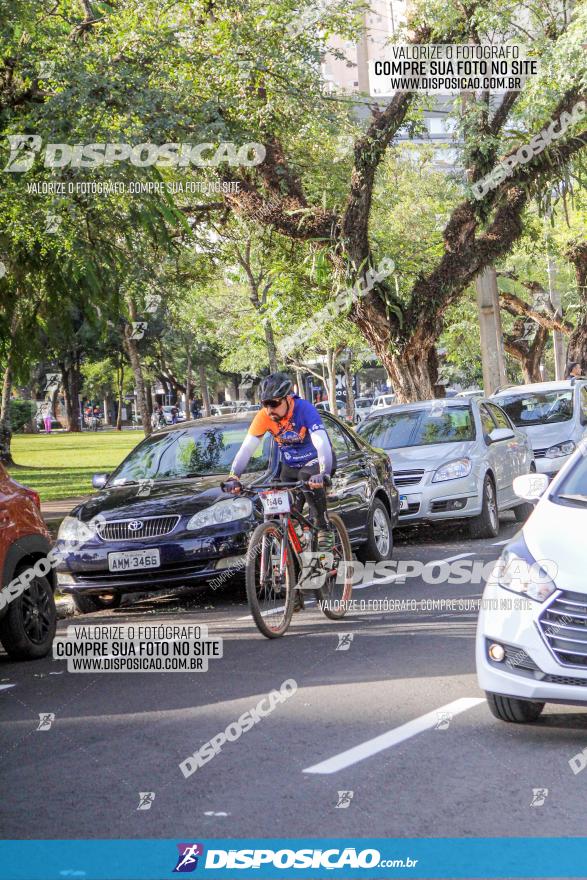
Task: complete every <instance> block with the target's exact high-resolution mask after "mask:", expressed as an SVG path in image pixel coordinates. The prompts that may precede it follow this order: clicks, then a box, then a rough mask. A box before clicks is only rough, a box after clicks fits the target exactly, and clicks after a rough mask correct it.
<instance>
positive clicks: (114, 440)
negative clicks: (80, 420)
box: [9, 431, 143, 501]
mask: <svg viewBox="0 0 587 880" xmlns="http://www.w3.org/2000/svg"><path fill="white" fill-rule="evenodd" d="M142 439H143V432H142V431H121V432H119V431H104V432H101V431H97V432H95V433H94V432H93V431H84V432H83V433H81V434H56V433H53V434H49V435H47V434H16V435H15V436H14V437H13V438H12V457H13V458H14V461H15V462H16V467H11V468H9V471H10V474H11V476H12V477H13V478H14V479H15V480H18V482H19V483H23V484H24V485H25V486H29V487H30V488H31V489H35V491H37V492H38V493H39V495H40V496H41V501H56V500H59V499H61V498H71V497H74V496H76V495H87V494H88V493H89V492H93V491H94V490H93V489H92V475H93V474H95V473H98V472H101V471H112V470H113V469H114V468H115V467H116V465H117V464H120V462H121V461H122V459H123V458H124V457H125V456H126V455H127V454H128V453H129V452H130V450H131V449H133V447H135V446H136V445H137V443H139V442H140V441H141V440H142Z"/></svg>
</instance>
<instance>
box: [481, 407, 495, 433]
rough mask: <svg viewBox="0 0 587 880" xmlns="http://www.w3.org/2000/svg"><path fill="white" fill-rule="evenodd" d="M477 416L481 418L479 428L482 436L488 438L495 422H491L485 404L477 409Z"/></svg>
mask: <svg viewBox="0 0 587 880" xmlns="http://www.w3.org/2000/svg"><path fill="white" fill-rule="evenodd" d="M479 414H480V416H481V427H482V428H483V434H484V435H485V436H486V437H489V435H490V434H491V432H492V431H493V429H494V428H495V422H494V421H493V417H492V415H491V413H490V412H489V410H488V409H487V407H486V406H485V404H483V406H480V407H479Z"/></svg>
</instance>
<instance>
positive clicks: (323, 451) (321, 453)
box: [310, 430, 332, 476]
mask: <svg viewBox="0 0 587 880" xmlns="http://www.w3.org/2000/svg"><path fill="white" fill-rule="evenodd" d="M310 439H311V440H312V444H313V446H314V448H315V449H316V452H317V453H318V464H319V465H320V473H321V474H327V475H328V476H330V471H331V470H332V447H331V446H330V440H329V439H328V434H327V433H326V431H324V430H321V431H312V432H311V434H310Z"/></svg>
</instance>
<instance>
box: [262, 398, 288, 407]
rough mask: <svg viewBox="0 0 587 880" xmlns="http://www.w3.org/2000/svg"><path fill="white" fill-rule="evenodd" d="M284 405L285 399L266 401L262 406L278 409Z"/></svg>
mask: <svg viewBox="0 0 587 880" xmlns="http://www.w3.org/2000/svg"><path fill="white" fill-rule="evenodd" d="M282 403H283V398H282V399H281V400H275V399H273V400H264V401H263V402H262V406H267V407H269V409H277V407H278V406H281V404H282Z"/></svg>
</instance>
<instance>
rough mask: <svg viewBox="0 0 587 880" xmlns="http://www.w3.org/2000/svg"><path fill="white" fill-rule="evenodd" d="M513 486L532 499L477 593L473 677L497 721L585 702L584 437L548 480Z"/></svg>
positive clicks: (529, 478)
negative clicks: (525, 518) (549, 705)
mask: <svg viewBox="0 0 587 880" xmlns="http://www.w3.org/2000/svg"><path fill="white" fill-rule="evenodd" d="M514 488H515V490H516V492H517V493H518V495H519V497H522V498H524V499H525V500H526V501H531V500H536V498H537V497H539V496H540V495H541V493H544V494H542V497H541V498H540V501H539V502H538V505H537V507H536V509H535V510H534V512H533V513H532V515H531V516H530V518H529V519H528V521H527V522H526V524H525V525H524V528H523V529H522V531H521V532H518V534H517V535H515V536H514V538H513V539H512V540H511V541H510V543H509V544H507V546H506V547H505V548H504V551H503V554H502V556H501V559H500V560H499V561H498V563H497V564H496V566H495V568H494V571H493V573H492V575H491V577H490V579H489V581H488V582H487V585H486V587H485V591H484V593H483V600H482V603H481V611H480V614H479V621H478V625H477V646H476V658H477V677H478V680H479V685H480V687H482V688H483V690H484V691H486V693H487V699H488V702H489V708H490V709H491V711H492V713H493V714H494V715H495V716H496V717H497V718H500V719H501V720H502V721H516V722H519V723H520V722H528V721H535V720H536V719H537V718H538V716H539V715H540V713H541V712H542V709H543V707H544V704H545V703H551V702H552V703H571V704H580V705H582V704H585V705H587V626H586V624H587V580H586V579H585V546H584V541H585V535H586V534H587V444H584V443H583V444H581V447H580V448H579V449H578V450H577V451H576V452H575V454H574V456H573V457H572V459H571V460H570V461H569V462H568V463H567V465H566V466H565V467H564V469H563V470H562V471H561V472H560V473H559V474H558V475H557V476H556V477H555V478H554V480H553V482H552V483H551V484H550V485H549V481H548V477H547V476H546V475H545V474H528V475H526V476H522V477H518V479H517V480H516V481H515V482H514Z"/></svg>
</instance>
